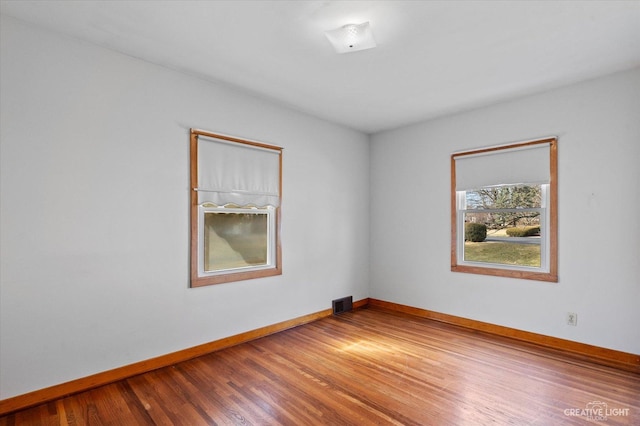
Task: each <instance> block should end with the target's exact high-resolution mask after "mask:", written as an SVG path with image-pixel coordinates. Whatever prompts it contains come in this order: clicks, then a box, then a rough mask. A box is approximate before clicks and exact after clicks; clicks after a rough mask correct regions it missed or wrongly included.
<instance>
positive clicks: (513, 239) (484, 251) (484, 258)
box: [463, 210, 542, 268]
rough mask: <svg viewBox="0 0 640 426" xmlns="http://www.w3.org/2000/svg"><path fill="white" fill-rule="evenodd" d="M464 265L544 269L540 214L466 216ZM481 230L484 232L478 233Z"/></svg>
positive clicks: (529, 212) (491, 212)
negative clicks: (473, 263) (476, 264)
mask: <svg viewBox="0 0 640 426" xmlns="http://www.w3.org/2000/svg"><path fill="white" fill-rule="evenodd" d="M463 217H464V224H465V241H464V261H466V262H483V263H495V264H501V265H512V266H527V267H535V268H539V267H540V266H541V251H540V249H541V242H542V235H541V228H540V212H539V211H531V210H523V211H521V212H517V214H516V213H511V212H507V213H504V212H496V211H487V212H465V213H464V216H463ZM478 228H480V229H479V230H478Z"/></svg>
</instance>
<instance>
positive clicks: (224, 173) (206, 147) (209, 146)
mask: <svg viewBox="0 0 640 426" xmlns="http://www.w3.org/2000/svg"><path fill="white" fill-rule="evenodd" d="M205 202H211V203H214V204H217V205H219V206H223V205H225V204H230V203H233V204H237V205H239V206H247V205H253V206H256V207H265V206H274V207H278V206H279V205H280V151H279V150H273V149H268V148H260V147H256V146H252V145H246V144H241V143H234V142H227V141H224V140H220V139H214V138H209V137H203V136H199V137H198V204H202V203H205Z"/></svg>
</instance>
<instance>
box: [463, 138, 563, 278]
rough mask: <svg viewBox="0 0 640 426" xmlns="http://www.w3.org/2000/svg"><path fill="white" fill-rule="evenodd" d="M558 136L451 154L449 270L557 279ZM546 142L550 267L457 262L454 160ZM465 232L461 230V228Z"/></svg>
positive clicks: (509, 276)
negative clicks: (543, 268)
mask: <svg viewBox="0 0 640 426" xmlns="http://www.w3.org/2000/svg"><path fill="white" fill-rule="evenodd" d="M557 142H558V141H557V138H555V137H552V138H545V139H539V140H534V141H528V142H520V143H514V144H510V145H503V146H499V147H491V148H483V149H478V150H472V151H465V152H459V153H455V154H452V155H451V271H453V272H464V273H471V274H480V275H492V276H498V277H508V278H520V279H529V280H538V281H546V282H558V152H557V151H558V145H557ZM544 143H546V144H549V190H550V194H549V206H548V207H547V208H548V209H549V223H548V234H549V252H548V257H549V270H548V271H544V272H543V271H540V272H538V271H526V270H517V269H507V268H501V267H500V266H499V265H498V264H489V265H490V266H486V267H485V266H472V265H467V264H465V265H459V264H458V211H457V203H456V201H457V196H456V163H455V160H456V158H457V157H461V156H465V155H477V154H490V153H492V152H497V151H501V150H506V149H514V148H525V147H527V146H532V145H538V144H544ZM461 232H464V230H461Z"/></svg>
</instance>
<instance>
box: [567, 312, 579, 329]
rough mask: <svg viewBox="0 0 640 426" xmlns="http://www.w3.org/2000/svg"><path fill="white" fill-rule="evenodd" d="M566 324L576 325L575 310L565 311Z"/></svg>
mask: <svg viewBox="0 0 640 426" xmlns="http://www.w3.org/2000/svg"><path fill="white" fill-rule="evenodd" d="M567 324H569V325H573V326H576V325H578V314H576V313H575V312H567Z"/></svg>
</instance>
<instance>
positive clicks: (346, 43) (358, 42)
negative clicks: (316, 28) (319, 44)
mask: <svg viewBox="0 0 640 426" xmlns="http://www.w3.org/2000/svg"><path fill="white" fill-rule="evenodd" d="M325 35H326V36H327V38H328V39H329V42H331V44H332V45H333V47H334V49H336V52H338V53H349V52H357V51H358V50H365V49H371V48H373V47H376V41H375V40H374V39H373V33H372V32H371V25H369V22H364V23H362V24H347V25H344V26H342V27H340V28H337V29H335V30H331V31H326V32H325Z"/></svg>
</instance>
